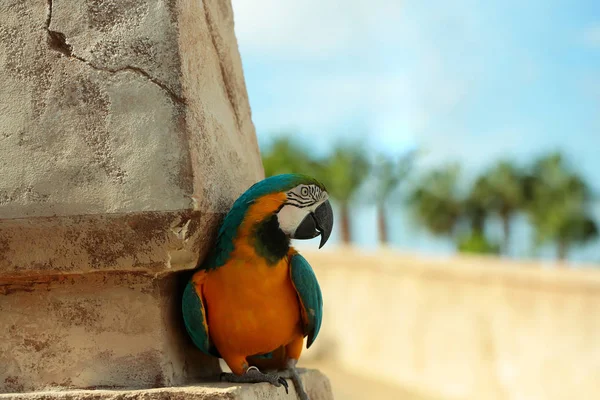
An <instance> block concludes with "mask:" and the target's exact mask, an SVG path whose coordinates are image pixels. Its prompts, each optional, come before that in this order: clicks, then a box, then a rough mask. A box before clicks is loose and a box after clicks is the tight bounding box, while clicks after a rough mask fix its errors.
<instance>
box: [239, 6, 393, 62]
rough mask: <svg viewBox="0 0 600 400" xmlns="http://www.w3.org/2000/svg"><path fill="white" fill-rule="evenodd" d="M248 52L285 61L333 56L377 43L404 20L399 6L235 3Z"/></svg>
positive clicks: (241, 41) (244, 49)
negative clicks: (391, 26)
mask: <svg viewBox="0 0 600 400" xmlns="http://www.w3.org/2000/svg"><path fill="white" fill-rule="evenodd" d="M232 4H233V10H234V18H235V31H236V35H237V37H238V41H239V44H240V48H241V49H242V51H243V52H247V53H249V54H255V55H260V54H263V55H269V56H275V57H277V56H281V57H293V58H298V57H303V56H307V55H308V56H313V57H320V56H329V55H331V53H332V52H334V53H335V52H340V51H348V50H352V49H355V48H356V46H357V45H359V47H360V45H361V43H362V44H364V43H365V42H369V41H371V40H370V38H368V37H365V36H371V35H377V34H378V33H385V27H386V26H389V24H390V23H393V21H397V20H398V19H399V17H400V10H401V6H400V5H401V2H400V1H398V0H371V1H369V0H303V1H282V0H233V1H232Z"/></svg>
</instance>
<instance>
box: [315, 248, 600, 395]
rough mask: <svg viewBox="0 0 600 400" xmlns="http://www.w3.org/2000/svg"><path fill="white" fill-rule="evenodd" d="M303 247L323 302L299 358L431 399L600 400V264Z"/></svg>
mask: <svg viewBox="0 0 600 400" xmlns="http://www.w3.org/2000/svg"><path fill="white" fill-rule="evenodd" d="M304 254H305V256H306V257H307V258H308V260H309V261H310V263H311V264H312V265H313V266H314V267H315V271H316V273H317V276H318V279H319V282H320V283H321V287H322V290H323V298H324V302H325V316H324V318H325V319H324V323H323V327H322V330H321V333H320V335H319V338H318V339H317V341H316V342H315V344H314V348H311V350H309V351H308V352H307V354H306V357H311V356H312V357H318V356H322V357H331V358H333V359H334V360H336V361H337V362H338V363H339V364H337V365H340V366H342V367H346V368H349V369H351V370H352V371H353V372H358V373H361V374H367V375H373V376H377V377H379V378H383V379H386V380H389V381H392V382H395V383H397V384H399V385H402V386H404V387H411V388H414V389H417V390H419V391H422V392H424V393H430V394H432V395H434V396H436V398H440V399H465V400H466V399H473V400H488V399H490V400H492V399H493V400H496V399H498V400H500V399H506V400H559V399H561V400H564V399H598V398H600V318H599V316H600V270H593V269H586V270H566V269H563V270H561V269H543V268H540V267H539V266H538V265H536V264H533V263H532V264H527V263H516V262H508V261H506V262H504V261H500V260H495V259H486V258H467V257H461V258H450V259H426V258H423V259H421V258H417V257H409V256H404V255H401V254H394V253H391V252H382V253H377V254H376V255H366V254H360V253H355V252H353V251H351V250H347V251H336V252H331V253H326V252H324V251H322V252H304Z"/></svg>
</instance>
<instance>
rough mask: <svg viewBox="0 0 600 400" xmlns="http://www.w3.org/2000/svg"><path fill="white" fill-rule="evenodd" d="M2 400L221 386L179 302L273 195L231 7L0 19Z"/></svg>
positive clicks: (49, 6)
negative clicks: (231, 222) (242, 199)
mask: <svg viewBox="0 0 600 400" xmlns="http://www.w3.org/2000/svg"><path fill="white" fill-rule="evenodd" d="M0 77H1V81H0V97H1V98H2V102H1V104H0V174H1V175H0V176H1V179H0V392H7V391H8V392H11V391H12V392H20V391H30V390H40V389H44V388H47V387H57V386H58V387H74V388H99V387H111V388H114V387H134V388H150V387H159V386H165V385H174V384H183V383H186V382H189V381H191V380H194V379H196V378H198V377H205V376H209V375H214V374H215V373H216V372H217V371H218V365H217V362H216V360H214V359H208V358H206V357H203V356H202V355H200V354H199V352H198V351H196V350H195V349H193V348H192V346H191V345H190V343H189V340H188V339H187V336H186V335H185V333H184V331H183V329H182V327H181V325H180V321H181V317H180V315H179V314H178V312H179V309H180V307H179V297H178V287H179V285H180V283H181V280H182V279H181V274H185V272H181V271H185V270H188V269H190V268H193V267H194V266H195V265H196V263H197V262H198V260H199V259H201V258H202V257H203V256H204V254H205V252H206V250H207V248H208V246H209V245H210V243H211V241H212V239H213V236H214V232H215V229H216V227H217V225H218V222H219V221H220V219H221V218H222V216H223V215H224V213H226V212H227V210H228V209H229V207H230V205H231V204H232V203H233V201H234V200H235V199H236V198H237V197H238V196H239V195H240V194H241V193H242V192H243V191H244V190H245V189H246V188H247V187H249V186H250V185H251V184H252V183H254V182H256V181H257V180H259V179H261V178H262V177H263V170H262V165H261V162H260V155H259V151H258V146H257V142H256V135H255V131H254V126H253V124H252V121H251V115H250V107H249V104H248V99H247V93H246V88H245V83H244V77H243V73H242V68H241V61H240V56H239V53H238V49H237V42H236V39H235V36H234V31H233V15H232V10H231V5H230V2H229V1H221V0H205V1H197V0H178V1H173V0H127V1H100V0H47V1H46V0H37V1H22V0H6V1H2V2H0Z"/></svg>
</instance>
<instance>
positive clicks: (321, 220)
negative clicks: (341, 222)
mask: <svg viewBox="0 0 600 400" xmlns="http://www.w3.org/2000/svg"><path fill="white" fill-rule="evenodd" d="M332 229H333V209H332V208H331V203H329V200H327V201H325V202H324V203H323V204H321V205H320V206H319V207H317V209H316V210H315V211H314V212H313V213H310V214H309V215H307V216H306V217H305V218H304V220H302V222H301V223H300V225H299V226H298V228H297V229H296V232H294V239H312V238H315V237H317V236H319V235H321V243H320V244H319V248H321V247H323V246H324V245H325V243H327V240H328V239H329V236H330V235H331V230H332Z"/></svg>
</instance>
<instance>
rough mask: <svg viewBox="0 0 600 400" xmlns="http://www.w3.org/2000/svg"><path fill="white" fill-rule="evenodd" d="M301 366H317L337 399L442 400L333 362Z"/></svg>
mask: <svg viewBox="0 0 600 400" xmlns="http://www.w3.org/2000/svg"><path fill="white" fill-rule="evenodd" d="M301 367H305V368H317V369H319V370H321V371H322V372H323V373H324V374H325V375H327V377H328V378H329V380H330V381H331V386H332V389H333V397H334V399H335V400H366V399H369V400H387V399H390V400H441V399H438V398H434V397H427V396H424V395H421V394H417V393H415V392H413V391H410V390H407V389H405V388H402V387H400V386H396V385H393V384H390V383H388V382H385V381H378V380H375V379H371V378H370V377H363V376H361V375H360V374H359V373H356V372H350V371H346V370H344V369H342V368H339V367H337V366H336V365H334V364H333V363H331V362H322V361H317V362H314V361H311V362H305V363H302V365H301Z"/></svg>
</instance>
